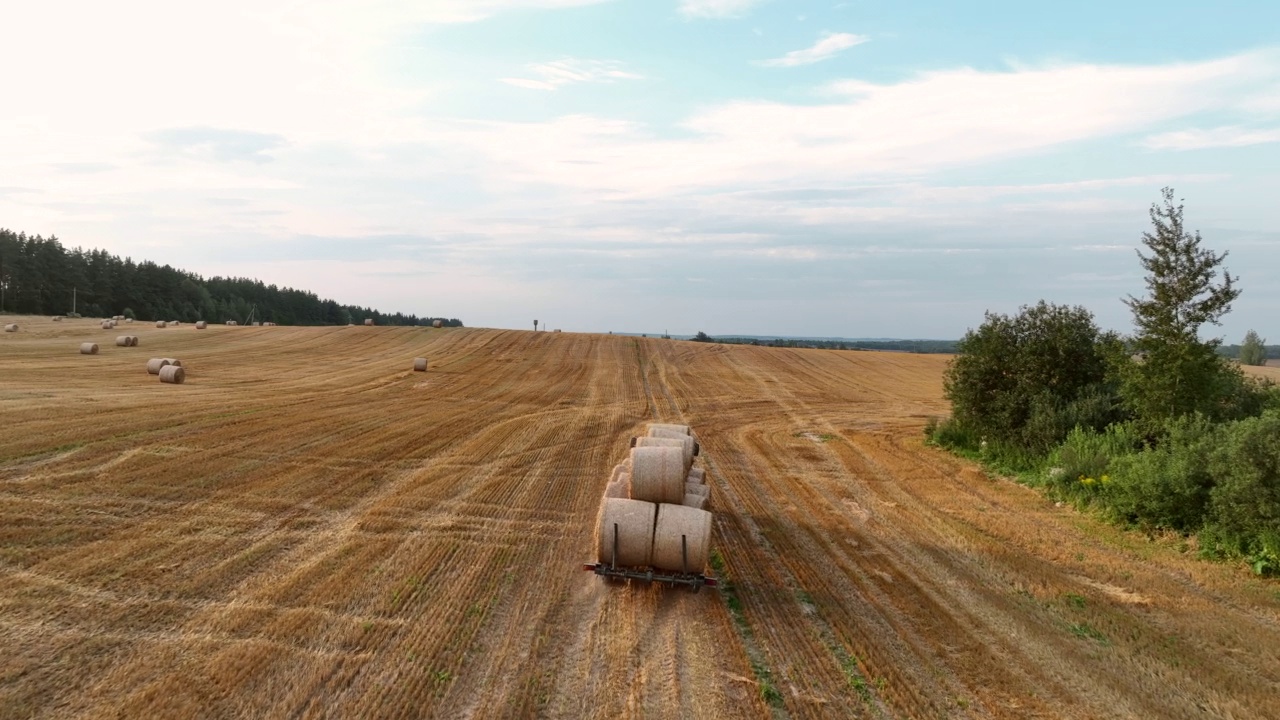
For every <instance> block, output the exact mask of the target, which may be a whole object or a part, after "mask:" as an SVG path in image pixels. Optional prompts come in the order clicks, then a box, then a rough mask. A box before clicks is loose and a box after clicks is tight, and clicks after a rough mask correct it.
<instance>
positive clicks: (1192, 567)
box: [0, 316, 1280, 718]
mask: <svg viewBox="0 0 1280 720" xmlns="http://www.w3.org/2000/svg"><path fill="white" fill-rule="evenodd" d="M0 322H18V323H20V324H21V325H22V330H21V331H20V332H19V333H12V334H0V718H55V717H57V718H62V717H75V718H108V717H111V718H116V717H165V718H183V717H201V718H216V717H242V718H260V717H271V718H275V717H288V718H310V717H351V718H356V717H359V718H418V717H529V716H541V717H553V718H577V717H602V718H614V717H657V718H693V717H707V718H712V717H716V718H718V717H769V716H774V717H784V718H821V717H873V718H916V717H978V718H1028V717H1081V718H1085V717H1097V718H1117V717H1133V718H1201V717H1234V718H1265V717H1277V716H1280V705H1277V701H1276V698H1277V697H1280V586H1278V585H1277V584H1276V583H1274V582H1266V581H1262V580H1258V579H1254V578H1252V577H1250V576H1249V575H1248V574H1247V572H1246V571H1245V570H1244V569H1242V568H1240V567H1237V566H1229V565H1215V564H1209V563H1203V562H1199V561H1197V560H1195V559H1194V553H1193V552H1190V551H1188V548H1186V547H1185V544H1184V543H1181V542H1180V541H1179V540H1178V539H1176V538H1153V539H1151V538H1146V537H1143V536H1141V535H1137V534H1132V533H1123V532H1120V531H1118V530H1115V529H1113V528H1110V527H1108V526H1105V525H1102V524H1100V523H1098V522H1096V521H1094V520H1092V519H1090V518H1088V517H1086V516H1082V515H1079V514H1077V513H1075V512H1074V511H1072V510H1071V509H1070V508H1065V507H1057V506H1055V505H1054V504H1053V503H1051V502H1049V501H1046V500H1045V499H1043V498H1042V497H1041V496H1040V495H1038V494H1037V493H1035V492H1033V491H1031V490H1028V489H1026V488H1023V487H1021V486H1018V485H1016V484H1014V483H1012V482H1009V481H1006V480H994V479H990V478H988V477H986V476H984V475H983V474H982V473H981V472H980V471H978V470H977V469H975V468H974V467H973V466H972V465H971V464H969V463H966V462H963V461H960V460H957V459H954V458H952V457H949V456H947V455H945V454H944V453H942V452H940V451H937V450H934V449H932V448H927V447H924V446H923V444H922V435H921V428H922V427H923V425H924V423H925V421H926V420H927V418H928V417H929V416H932V415H945V414H946V403H945V402H944V400H943V399H942V382H941V376H942V371H943V368H944V366H945V363H946V360H947V359H946V358H945V357H941V356H921V355H909V354H898V353H869V352H837V351H816V350H784V349H770V348H755V347H739V346H732V347H731V346H722V345H702V344H697V343H690V342H680V341H664V340H659V339H644V338H630V337H622V336H608V335H585V334H573V333H536V334H535V333H532V332H527V331H504V330H476V329H444V330H427V329H415V328H368V327H340V328H289V327H270V328H244V327H241V328H229V327H225V326H216V327H211V328H209V329H208V330H203V331H198V330H196V329H194V327H192V326H186V325H184V326H182V327H178V328H169V329H163V330H162V329H156V328H153V327H151V326H150V325H149V324H143V323H135V324H133V325H130V326H124V325H122V326H121V327H120V328H117V329H116V330H100V329H99V328H98V326H97V324H96V322H92V321H89V320H67V321H64V322H61V323H52V322H49V320H48V318H31V317H17V318H15V317H13V316H8V317H5V318H0ZM125 332H127V333H130V334H136V335H139V336H140V338H141V344H140V346H139V347H138V348H121V347H116V346H114V344H112V341H113V339H114V337H115V336H116V335H117V334H123V333H125ZM86 340H91V341H95V342H98V343H99V344H100V345H101V346H102V349H101V352H100V354H99V355H96V356H82V355H79V354H77V352H76V349H77V347H78V345H79V343H80V342H82V341H86ZM415 356H426V357H428V358H429V359H430V362H431V369H430V371H429V372H427V373H415V372H412V371H411V367H412V360H413V358H414V357H415ZM150 357H177V358H180V359H182V361H183V363H184V365H185V366H186V367H187V369H188V378H187V383H186V384H184V385H176V386H175V385H161V384H160V383H159V382H157V380H156V378H155V376H152V375H148V374H147V373H146V371H145V369H144V364H145V362H146V360H147V359H148V358H150ZM1268 372H1269V371H1268ZM653 420H662V421H673V422H683V423H688V424H690V425H692V426H693V427H694V429H695V432H697V433H698V435H699V438H700V440H701V442H702V446H703V452H704V456H705V459H704V463H705V464H706V467H707V468H708V478H709V480H708V481H709V483H710V485H711V487H712V498H711V499H712V507H713V509H714V510H715V513H716V521H715V529H714V533H713V537H712V546H713V548H714V550H715V553H716V554H717V556H718V557H719V558H720V559H721V560H722V566H723V570H724V571H725V573H726V574H727V576H728V577H729V578H730V579H731V581H732V584H731V587H730V588H728V589H726V590H724V591H716V590H710V589H706V590H703V591H702V592H701V593H697V594H693V593H690V592H688V591H687V590H671V589H665V588H662V587H653V586H638V585H637V586H627V585H623V586H607V585H604V584H603V583H602V582H601V581H599V580H598V579H597V578H595V577H594V576H593V575H591V574H590V573H585V572H582V570H581V563H583V562H585V561H591V560H593V559H594V558H593V557H592V549H593V548H594V544H593V541H592V537H593V534H594V527H593V525H594V521H595V515H596V510H597V507H598V504H599V500H600V495H601V492H602V491H603V489H604V485H605V483H606V482H607V480H608V479H609V470H610V468H611V467H612V466H613V465H614V463H616V462H618V461H620V460H621V459H622V457H623V456H624V453H625V450H626V447H627V444H628V438H629V437H630V436H631V435H634V434H638V433H640V432H642V431H643V428H644V424H645V423H646V422H649V421H653Z"/></svg>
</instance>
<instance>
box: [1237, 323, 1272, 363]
mask: <svg viewBox="0 0 1280 720" xmlns="http://www.w3.org/2000/svg"><path fill="white" fill-rule="evenodd" d="M1240 364H1241V365H1266V364H1267V341H1266V340H1263V339H1262V338H1260V337H1258V333H1256V332H1254V331H1252V330H1250V331H1249V332H1247V333H1245V334H1244V342H1242V343H1240Z"/></svg>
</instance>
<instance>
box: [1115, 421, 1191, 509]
mask: <svg viewBox="0 0 1280 720" xmlns="http://www.w3.org/2000/svg"><path fill="white" fill-rule="evenodd" d="M1164 430H1165V432H1164V437H1163V438H1162V440H1161V442H1160V444H1159V445H1157V446H1155V447H1149V448H1147V449H1146V450H1143V451H1142V452H1139V453H1133V454H1130V455H1120V456H1118V457H1114V458H1112V459H1111V462H1110V464H1109V468H1110V480H1111V482H1110V483H1109V487H1108V491H1107V495H1108V497H1107V502H1106V505H1107V507H1108V508H1109V510H1110V512H1111V513H1112V514H1113V515H1114V517H1115V519H1117V520H1120V521H1122V522H1126V523H1131V524H1135V525H1138V526H1141V527H1145V528H1164V529H1170V530H1178V531H1181V532H1195V531H1196V530H1199V529H1200V527H1201V525H1202V524H1203V523H1204V519H1205V515H1206V513H1207V511H1208V505H1209V492H1210V490H1211V489H1212V488H1213V485H1214V481H1213V474H1212V473H1211V471H1210V469H1209V450H1210V448H1212V447H1213V443H1214V436H1215V434H1216V433H1215V426H1214V424H1213V423H1212V422H1211V421H1210V420H1209V419H1208V418H1205V417H1204V416H1203V415H1199V414H1196V415H1189V416H1186V417H1182V418H1178V419H1175V420H1170V421H1168V422H1167V423H1166V425H1165V428H1164Z"/></svg>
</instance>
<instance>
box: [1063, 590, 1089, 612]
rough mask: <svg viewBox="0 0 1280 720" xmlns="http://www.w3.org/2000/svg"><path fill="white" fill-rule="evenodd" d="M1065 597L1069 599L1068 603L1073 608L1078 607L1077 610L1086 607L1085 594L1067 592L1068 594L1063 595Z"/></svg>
mask: <svg viewBox="0 0 1280 720" xmlns="http://www.w3.org/2000/svg"><path fill="white" fill-rule="evenodd" d="M1063 599H1064V600H1066V601H1067V604H1068V605H1070V606H1071V607H1073V608H1076V609H1077V610H1083V609H1084V607H1085V599H1084V596H1082V595H1076V594H1075V593H1067V594H1066V595H1064V596H1063Z"/></svg>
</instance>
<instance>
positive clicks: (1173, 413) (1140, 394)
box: [1121, 188, 1241, 423]
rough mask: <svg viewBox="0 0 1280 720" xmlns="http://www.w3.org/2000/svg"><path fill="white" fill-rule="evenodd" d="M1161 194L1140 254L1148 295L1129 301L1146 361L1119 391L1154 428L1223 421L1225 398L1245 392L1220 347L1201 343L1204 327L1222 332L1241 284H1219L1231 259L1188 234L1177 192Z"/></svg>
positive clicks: (1229, 280) (1137, 345)
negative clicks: (1192, 416) (1206, 418)
mask: <svg viewBox="0 0 1280 720" xmlns="http://www.w3.org/2000/svg"><path fill="white" fill-rule="evenodd" d="M1161 194H1162V196H1163V197H1164V205H1163V207H1161V206H1160V205H1157V204H1152V206H1151V222H1152V225H1153V226H1154V227H1153V228H1152V230H1151V231H1150V232H1145V233H1143V234H1142V243H1143V245H1146V247H1147V249H1148V250H1149V251H1150V254H1146V255H1144V254H1143V253H1142V251H1141V250H1139V251H1138V258H1139V259H1140V260H1141V262H1142V267H1143V269H1145V270H1146V271H1147V276H1146V284H1147V291H1148V295H1147V297H1145V298H1141V299H1139V298H1135V297H1133V296H1132V295H1130V296H1129V297H1128V299H1127V300H1125V304H1127V305H1128V306H1129V308H1130V310H1132V311H1133V320H1134V325H1135V326H1136V327H1137V332H1136V333H1135V335H1134V338H1133V348H1134V350H1135V351H1136V352H1137V353H1138V356H1139V358H1140V359H1139V361H1138V362H1136V363H1133V364H1132V365H1130V366H1129V368H1128V372H1127V373H1126V377H1125V378H1124V383H1123V385H1122V390H1121V392H1122V395H1123V397H1124V399H1125V401H1126V403H1127V404H1128V406H1129V409H1130V410H1131V411H1132V412H1133V413H1134V414H1135V415H1136V416H1137V417H1139V418H1141V419H1143V420H1146V421H1148V422H1153V423H1163V421H1164V420H1166V419H1168V418H1173V417H1180V416H1182V415H1187V414H1189V413H1193V412H1202V413H1205V414H1207V415H1210V416H1217V415H1219V414H1220V413H1219V412H1218V410H1219V409H1220V405H1221V404H1222V402H1223V401H1224V399H1225V397H1224V396H1225V395H1226V394H1229V392H1230V388H1234V387H1236V386H1238V384H1239V379H1238V377H1233V376H1232V375H1233V373H1232V370H1233V369H1232V368H1231V367H1229V366H1228V365H1227V364H1226V363H1224V362H1223V360H1222V359H1221V358H1220V357H1219V356H1218V354H1217V352H1216V348H1217V346H1218V345H1220V344H1221V340H1219V339H1210V340H1201V339H1200V335H1199V331H1200V328H1201V326H1203V325H1204V324H1205V323H1212V324H1214V325H1217V324H1219V320H1220V319H1221V318H1222V316H1223V315H1224V314H1226V313H1227V312H1228V311H1230V309H1231V302H1232V301H1233V300H1235V299H1236V298H1237V297H1239V296H1240V292H1241V291H1240V289H1239V288H1238V287H1236V286H1235V282H1236V278H1234V277H1232V276H1231V274H1230V273H1228V272H1226V271H1225V270H1224V271H1223V273H1222V280H1221V281H1220V282H1215V279H1216V276H1217V274H1218V269H1219V266H1221V265H1222V261H1223V260H1225V259H1226V257H1227V253H1225V252H1224V253H1222V254H1221V255H1219V254H1216V253H1214V252H1212V251H1211V250H1207V249H1205V248H1202V247H1201V246H1200V243H1201V238H1200V233H1199V232H1196V233H1195V234H1194V235H1192V234H1191V233H1188V232H1186V230H1185V229H1184V227H1183V219H1182V215H1183V206H1182V205H1180V204H1179V205H1174V201H1173V189H1172V188H1164V189H1163V190H1162V191H1161ZM1238 373H1239V371H1238V369H1237V370H1236V371H1235V374H1236V375H1238Z"/></svg>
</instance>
